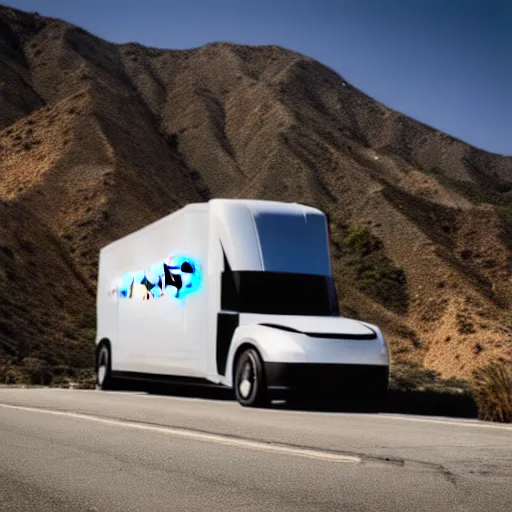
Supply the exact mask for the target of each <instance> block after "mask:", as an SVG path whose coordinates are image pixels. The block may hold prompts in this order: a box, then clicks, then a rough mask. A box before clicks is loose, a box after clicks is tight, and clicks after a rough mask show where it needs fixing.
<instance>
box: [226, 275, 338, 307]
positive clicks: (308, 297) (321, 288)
mask: <svg viewBox="0 0 512 512" xmlns="http://www.w3.org/2000/svg"><path fill="white" fill-rule="evenodd" d="M221 294H222V295H221V307H222V309H224V310H229V311H239V312H240V313H264V314H272V315H308V316H338V315H339V309H338V300H337V297H336V291H335V287H334V281H333V279H332V277H330V276H319V275H311V274H292V273H287V272H286V273H285V272H261V271H238V272H237V271H226V272H223V273H222V292H221Z"/></svg>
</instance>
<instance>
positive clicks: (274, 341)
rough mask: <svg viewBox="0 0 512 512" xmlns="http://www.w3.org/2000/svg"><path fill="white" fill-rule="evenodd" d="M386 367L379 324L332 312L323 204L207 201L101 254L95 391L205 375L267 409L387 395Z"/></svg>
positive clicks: (386, 355)
mask: <svg viewBox="0 0 512 512" xmlns="http://www.w3.org/2000/svg"><path fill="white" fill-rule="evenodd" d="M388 375H389V353H388V347H387V344H386V342H385V340H384V338H383V336H382V333H381V331H380V329H379V328H378V327H376V326H373V325H369V324H367V323H364V322H361V321H356V320H351V319H348V318H344V317H341V316H340V315H339V309H338V301H337V297H336V291H335V287H334V282H333V278H332V274H331V262H330V253H329V235H328V227H327V221H326V216H325V215H324V214H323V213H322V212H321V211H320V210H317V209H315V208H311V207H309V206H303V205H300V204H296V203H282V202H275V201H260V200H239V199H213V200H211V201H209V202H205V203H197V204H189V205H187V206H185V207H184V208H182V209H180V210H178V211H176V212H174V213H172V214H170V215H168V216H166V217H164V218H162V219H160V220H158V221H157V222H154V223H152V224H150V225H148V226H146V227H144V228H143V229H141V230H139V231H137V232H135V233H132V234H130V235H128V236H126V237H124V238H122V239H120V240H117V241H115V242H113V243H111V244H110V245H108V246H106V247H104V248H103V249H101V251H100V257H99V276H98V295H97V338H96V376H97V387H98V388H99V389H111V388H112V387H113V386H114V383H115V382H120V381H121V380H127V379H139V380H146V381H150V382H151V381H152V382H156V383H158V382H167V381H168V380H169V381H170V382H176V381H178V382H181V383H183V382H186V383H191V384H192V383H201V382H202V383H205V384H210V385H220V386H227V387H229V388H234V391H235V396H236V399H237V400H238V402H239V403H240V404H242V405H244V406H262V405H265V404H266V403H268V401H269V400H270V399H271V398H272V397H273V396H277V395H278V394H279V393H281V392H285V393H289V392H295V393H306V392H309V393H311V392H312V393H314V394H315V395H316V396H318V397H320V398H324V397H325V396H327V395H329V396H332V394H333V393H334V394H335V395H337V396H339V397H342V396H343V395H345V394H346V393H347V391H354V390H366V391H367V392H368V393H369V394H370V396H375V397H377V396H382V395H383V394H385V392H386V390H387V386H388Z"/></svg>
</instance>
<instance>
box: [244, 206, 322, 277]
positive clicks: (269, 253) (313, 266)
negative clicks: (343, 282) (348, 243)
mask: <svg viewBox="0 0 512 512" xmlns="http://www.w3.org/2000/svg"><path fill="white" fill-rule="evenodd" d="M254 221H255V224H256V230H257V232H258V239H259V243H260V248H261V256H262V259H263V267H264V269H265V270H267V271H272V272H282V273H289V272H294V273H303V274H316V275H321V276H324V275H328V274H330V273H331V264H330V260H329V238H328V235H327V225H326V222H325V217H324V215H323V214H311V213H308V214H302V213H301V214H297V213H279V214H276V213H262V212H258V213H257V214H255V215H254Z"/></svg>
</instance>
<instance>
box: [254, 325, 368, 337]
mask: <svg viewBox="0 0 512 512" xmlns="http://www.w3.org/2000/svg"><path fill="white" fill-rule="evenodd" d="M259 325H264V326H265V327H273V328H274V329H280V330H282V331H288V332H296V333H299V334H305V335H306V336H309V337H310V338H327V339H335V340H338V339H340V340H375V339H377V333H376V332H375V331H374V330H373V329H370V328H369V327H368V329H370V330H371V331H372V332H371V334H343V333H327V332H303V331H298V330H297V329H293V328H292V327H287V326H285V325H277V324H268V323H265V324H259Z"/></svg>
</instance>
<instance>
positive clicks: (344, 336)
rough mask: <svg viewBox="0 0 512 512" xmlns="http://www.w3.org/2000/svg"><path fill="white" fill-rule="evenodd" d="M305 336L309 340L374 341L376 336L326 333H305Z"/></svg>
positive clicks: (373, 333) (373, 334) (374, 334)
mask: <svg viewBox="0 0 512 512" xmlns="http://www.w3.org/2000/svg"><path fill="white" fill-rule="evenodd" d="M304 334H305V335H306V336H309V337H310V338H328V339H332V340H376V339H377V334H376V333H375V332H372V333H371V334H342V333H340V334H335V333H327V332H305V333H304Z"/></svg>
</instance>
